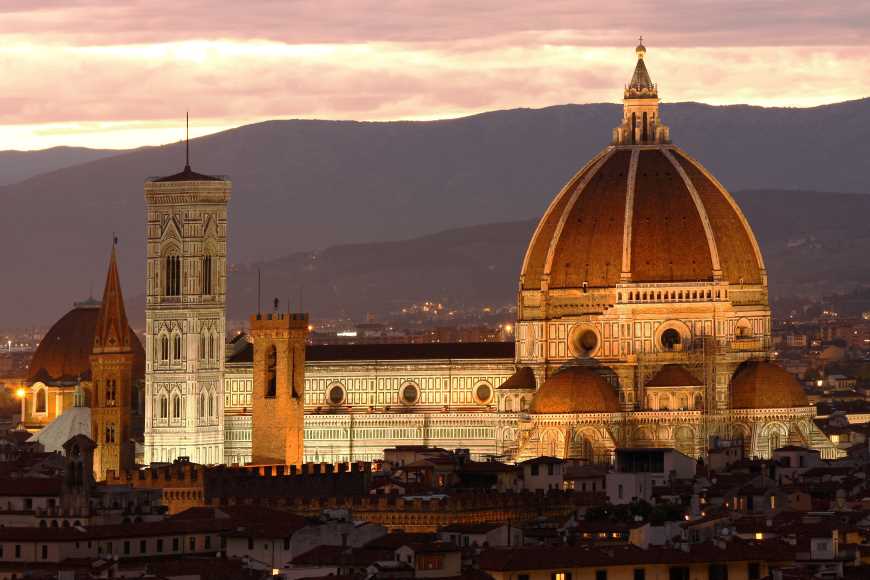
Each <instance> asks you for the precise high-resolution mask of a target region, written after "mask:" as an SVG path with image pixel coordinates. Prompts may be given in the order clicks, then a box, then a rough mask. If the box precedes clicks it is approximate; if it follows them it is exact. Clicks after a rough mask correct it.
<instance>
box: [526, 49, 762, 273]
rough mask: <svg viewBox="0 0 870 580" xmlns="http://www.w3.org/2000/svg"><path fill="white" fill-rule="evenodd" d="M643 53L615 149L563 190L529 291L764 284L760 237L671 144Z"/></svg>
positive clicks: (537, 252) (537, 239) (539, 233)
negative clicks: (624, 285)
mask: <svg viewBox="0 0 870 580" xmlns="http://www.w3.org/2000/svg"><path fill="white" fill-rule="evenodd" d="M645 51H646V49H645V47H643V46H642V45H641V46H639V47H638V61H637V67H636V68H635V71H634V75H633V76H632V79H631V81H630V83H629V84H628V85H626V88H625V94H624V101H623V102H624V107H623V118H622V122H621V124H620V125H619V126H617V127H616V128H615V129H614V131H613V143H612V145H610V146H609V147H606V148H605V149H604V150H603V151H601V152H600V153H599V154H598V155H597V156H595V157H594V158H593V159H592V160H591V161H590V162H589V163H587V164H586V166H585V167H583V168H582V169H581V170H580V171H579V172H578V173H577V174H576V175H575V176H574V177H573V178H571V180H570V181H569V182H568V183H567V184H566V185H565V186H564V187H563V188H562V190H561V191H560V192H559V194H558V195H557V196H556V198H555V199H554V200H553V201H552V203H551V204H550V207H549V208H548V209H547V211H546V213H545V214H544V216H543V218H541V221H540V222H539V224H538V227H537V229H536V230H535V233H534V234H533V236H532V240H531V242H530V243H529V246H528V249H527V250H526V255H525V259H524V260H523V268H522V275H521V278H520V285H521V289H522V290H552V289H579V288H583V289H587V288H612V287H614V286H616V284H618V283H630V282H637V283H671V282H673V283H683V282H708V281H709V282H713V281H724V282H730V283H731V284H749V285H766V276H765V271H764V263H763V260H762V257H761V251H760V250H759V248H758V244H757V242H756V240H755V236H754V235H753V233H752V230H751V229H750V227H749V223H748V222H747V221H746V218H745V216H744V215H743V213H742V212H741V211H740V208H739V207H738V206H737V204H736V202H735V201H734V199H733V198H732V197H731V195H730V194H729V193H728V192H727V191H726V190H725V188H724V187H722V185H721V184H720V183H719V182H718V181H717V180H716V179H715V178H714V177H713V176H712V175H711V174H710V172H708V171H707V170H706V169H705V168H704V167H703V166H702V165H701V164H700V163H699V162H698V161H696V160H695V159H693V158H692V157H690V156H689V155H688V154H687V153H685V152H684V151H682V150H681V149H680V148H679V147H676V146H675V145H672V144H671V142H670V131H669V129H668V127H667V126H665V125H664V124H662V120H661V116H660V115H659V107H658V89H657V87H656V85H655V83H653V82H652V80H651V79H650V77H649V73H648V71H647V69H646V65H645V64H644V54H645Z"/></svg>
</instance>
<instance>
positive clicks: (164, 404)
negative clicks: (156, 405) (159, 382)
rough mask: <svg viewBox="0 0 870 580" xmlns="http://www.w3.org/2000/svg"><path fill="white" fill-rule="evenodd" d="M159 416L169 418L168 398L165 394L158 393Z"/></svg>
mask: <svg viewBox="0 0 870 580" xmlns="http://www.w3.org/2000/svg"><path fill="white" fill-rule="evenodd" d="M160 418H161V419H167V418H169V399H167V398H166V395H160Z"/></svg>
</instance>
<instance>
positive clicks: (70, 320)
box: [29, 300, 145, 384]
mask: <svg viewBox="0 0 870 580" xmlns="http://www.w3.org/2000/svg"><path fill="white" fill-rule="evenodd" d="M99 314H100V303H99V302H97V301H94V300H89V301H87V302H81V303H77V304H76V305H75V306H74V307H73V309H72V310H70V311H69V312H67V313H66V314H64V315H63V317H62V318H61V319H60V320H58V321H57V322H55V323H54V325H53V326H52V327H51V328H50V329H49V331H48V332H47V333H46V334H45V336H44V337H43V338H42V340H41V341H40V343H39V346H38V347H37V348H36V352H34V353H33V358H31V359H30V369H29V382H31V383H34V382H36V381H41V382H43V383H48V384H58V383H70V384H73V383H76V382H78V380H79V378H80V377H86V376H89V375H90V370H91V361H90V356H91V350H92V348H93V346H94V332H95V331H96V328H97V318H98V317H99ZM128 329H129V332H130V344H131V345H132V348H133V353H134V354H133V357H134V358H133V376H134V377H137V376H142V375H143V374H144V369H145V351H144V350H142V345H141V344H140V342H139V338H138V337H137V336H136V333H134V332H133V330H132V329H130V328H129V327H128Z"/></svg>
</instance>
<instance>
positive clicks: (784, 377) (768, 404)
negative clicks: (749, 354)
mask: <svg viewBox="0 0 870 580" xmlns="http://www.w3.org/2000/svg"><path fill="white" fill-rule="evenodd" d="M808 405H809V402H808V401H807V395H806V393H804V390H803V388H802V387H801V385H800V383H798V381H797V379H795V378H794V376H792V374H791V373H789V372H788V371H786V370H785V369H784V368H782V367H781V366H779V365H777V364H774V363H771V362H766V361H749V362H746V363H743V364H742V365H741V366H740V368H738V369H737V372H735V373H734V377H733V378H732V379H731V407H732V408H734V409H784V408H789V407H806V406H808Z"/></svg>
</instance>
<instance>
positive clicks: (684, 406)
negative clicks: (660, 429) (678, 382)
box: [680, 395, 689, 411]
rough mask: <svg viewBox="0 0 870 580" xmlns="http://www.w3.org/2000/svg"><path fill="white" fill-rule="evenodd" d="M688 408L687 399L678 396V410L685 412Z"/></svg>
mask: <svg viewBox="0 0 870 580" xmlns="http://www.w3.org/2000/svg"><path fill="white" fill-rule="evenodd" d="M688 408H689V397H688V396H686V395H680V409H682V410H683V411H685V410H686V409H688Z"/></svg>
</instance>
